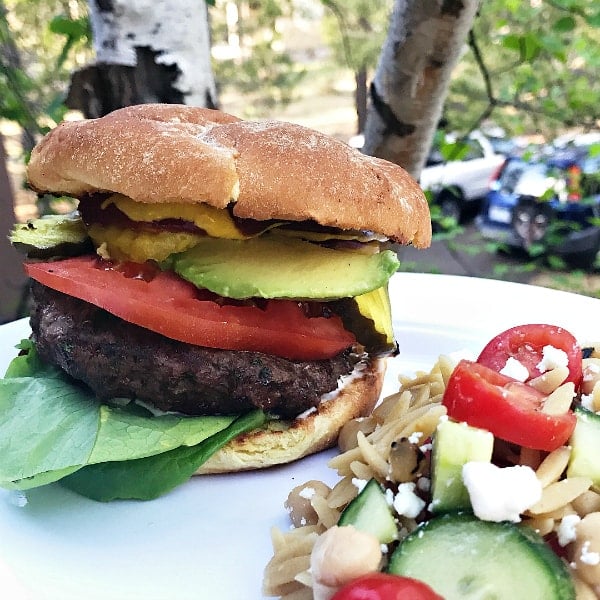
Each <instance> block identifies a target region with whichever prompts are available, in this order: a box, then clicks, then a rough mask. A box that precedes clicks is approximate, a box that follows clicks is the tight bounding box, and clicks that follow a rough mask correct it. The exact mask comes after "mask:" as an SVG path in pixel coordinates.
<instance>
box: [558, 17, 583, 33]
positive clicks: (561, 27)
mask: <svg viewBox="0 0 600 600" xmlns="http://www.w3.org/2000/svg"><path fill="white" fill-rule="evenodd" d="M576 25H577V23H576V22H575V19H574V18H573V17H572V16H571V15H568V16H566V17H561V18H560V19H558V20H557V21H555V22H554V25H553V26H552V29H554V31H557V32H559V33H567V32H569V31H573V29H575V26H576Z"/></svg>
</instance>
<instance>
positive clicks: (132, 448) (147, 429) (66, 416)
mask: <svg viewBox="0 0 600 600" xmlns="http://www.w3.org/2000/svg"><path fill="white" fill-rule="evenodd" d="M19 348H20V349H21V352H22V354H21V355H19V356H18V357H16V358H15V359H13V360H12V362H11V364H10V365H9V368H8V377H6V378H5V379H2V380H0V485H1V486H2V487H5V488H8V489H29V488H31V487H38V486H40V485H45V484H48V483H52V482H54V481H58V480H60V479H62V478H63V477H65V476H69V475H72V474H73V473H74V472H77V471H78V470H79V469H81V468H82V467H86V466H87V465H91V464H104V465H108V466H102V467H98V470H99V471H100V472H103V471H104V470H105V469H106V470H107V471H108V472H111V473H112V472H118V473H123V475H122V477H123V478H127V477H128V475H127V470H128V468H129V467H128V465H133V466H134V467H137V466H138V465H140V464H143V463H139V462H138V461H140V460H144V459H145V458H147V457H156V456H158V455H160V457H161V458H156V464H157V465H158V470H157V474H156V476H154V478H155V479H157V480H156V481H154V480H153V483H152V485H151V488H152V489H153V490H158V489H170V486H172V485H173V482H177V481H181V478H182V477H184V473H185V472H187V471H186V470H185V469H186V468H191V466H190V465H191V463H190V460H193V461H195V463H194V464H200V462H198V461H200V460H202V462H203V461H204V460H206V459H207V458H208V457H209V456H210V455H211V453H212V452H214V451H215V450H216V449H218V448H220V447H221V446H222V445H223V444H224V443H226V442H227V441H228V440H229V439H231V436H232V435H235V432H239V431H241V429H240V428H244V427H250V425H252V424H256V423H258V424H259V425H260V424H262V422H263V421H264V419H265V416H264V414H263V413H262V411H258V413H260V414H258V413H252V417H250V416H248V417H244V418H242V419H237V420H236V417H235V416H220V417H216V416H215V417H211V416H209V417H182V416H178V415H161V416H154V415H152V414H151V413H150V412H149V411H148V410H146V409H145V408H143V407H141V406H139V405H137V404H135V403H129V404H128V405H127V406H124V407H123V406H107V405H101V404H100V403H99V402H98V401H97V400H96V399H95V398H94V397H93V395H92V394H91V393H89V392H87V391H86V390H85V389H84V388H82V387H81V386H78V385H74V384H73V383H72V382H71V380H70V379H68V378H67V377H66V376H65V374H64V373H63V372H62V371H60V370H59V369H56V368H54V367H50V366H47V365H45V364H44V363H43V362H42V361H40V359H39V357H38V355H37V352H36V351H35V348H34V346H33V343H32V342H31V341H30V340H23V341H22V342H21V343H20V344H19ZM192 448H193V451H192V452H191V453H188V452H186V449H188V450H189V449H192ZM178 449H179V450H181V452H176V451H175V450H178ZM182 457H184V458H183V459H182ZM190 457H191V458H190ZM172 461H175V462H174V463H173V464H172V465H171V462H172ZM181 461H183V463H182V462H181ZM180 463H181V464H180ZM182 465H183V466H182ZM186 465H187V466H186ZM192 466H193V465H192ZM196 468H197V467H196ZM171 471H173V474H171ZM161 473H168V475H167V476H166V478H165V481H164V482H163V483H160V481H158V479H160V477H161V475H160V474H161ZM177 473H178V474H179V475H177V476H175V474H177ZM78 480H79V479H78ZM139 494H141V495H148V494H150V495H151V493H149V492H148V493H147V492H145V491H142V492H139ZM139 494H138V495H139ZM133 497H138V496H133Z"/></svg>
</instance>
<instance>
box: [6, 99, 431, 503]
mask: <svg viewBox="0 0 600 600" xmlns="http://www.w3.org/2000/svg"><path fill="white" fill-rule="evenodd" d="M27 176H28V182H29V185H30V186H31V188H33V189H34V190H35V191H37V192H38V193H40V194H51V195H55V196H69V197H70V198H75V199H77V210H76V212H74V213H72V214H69V215H59V216H53V217H46V218H41V219H38V220H35V221H32V222H29V223H27V224H22V225H18V226H16V227H15V228H14V230H13V232H12V237H11V239H12V241H13V243H14V244H15V245H16V246H17V247H19V248H21V249H24V250H25V251H26V252H27V258H26V260H25V270H26V272H27V273H28V275H29V277H30V278H31V305H32V306H31V316H30V325H31V337H30V338H29V339H28V340H23V341H22V342H21V344H20V350H21V352H20V354H19V356H18V357H16V358H15V359H14V360H13V362H12V363H11V365H10V367H9V370H8V372H7V375H6V377H5V378H4V379H3V380H2V382H1V386H0V399H2V398H4V408H3V409H2V410H1V411H0V412H1V413H3V414H0V419H1V420H2V423H3V427H4V431H9V432H11V433H10V434H9V435H8V437H7V438H6V439H5V441H4V443H3V444H2V446H3V447H2V448H0V478H1V481H0V484H1V485H3V486H4V487H12V488H17V489H27V488H30V487H34V486H39V485H45V484H47V483H50V482H53V481H60V482H62V483H63V485H65V486H67V487H69V488H71V489H73V490H75V491H77V492H79V493H81V494H84V495H86V496H89V497H91V498H95V499H98V500H109V499H113V498H142V499H146V498H153V497H156V496H158V495H160V494H162V493H164V492H166V491H168V490H170V489H171V488H172V487H174V486H175V485H178V484H179V483H182V482H183V481H186V480H187V479H188V478H189V477H190V476H192V475H194V474H206V473H223V472H233V471H240V470H249V469H262V468H266V467H270V466H273V465H277V464H283V463H288V462H291V461H294V460H297V459H299V458H301V457H303V456H306V455H308V454H311V453H315V452H317V451H320V450H322V449H324V448H327V447H330V446H332V445H333V444H335V442H336V439H337V436H338V433H339V431H340V428H341V427H342V426H343V425H344V424H345V423H346V422H347V421H349V420H350V419H353V418H356V417H359V416H362V415H366V414H368V413H369V412H370V411H371V410H372V409H373V406H374V404H375V403H376V401H377V399H378V397H379V394H380V391H381V385H382V379H383V374H384V370H385V361H386V358H387V357H389V356H390V355H393V354H395V353H396V352H397V345H396V342H395V340H394V334H393V331H392V324H391V309H390V302H389V297H388V293H387V282H388V280H389V278H390V277H391V275H392V274H393V273H394V272H395V271H396V270H397V269H398V266H399V263H398V259H397V252H396V246H395V245H396V244H413V245H414V246H416V247H426V246H427V245H429V243H430V239H431V222H430V218H429V210H428V206H427V202H426V199H425V197H424V195H423V193H422V191H421V190H420V188H419V187H418V185H417V184H416V183H415V182H414V181H413V180H412V179H411V178H410V176H409V175H408V174H407V173H406V172H405V171H404V170H403V169H402V168H400V167H399V166H397V165H394V164H391V163H389V162H385V161H383V160H380V159H377V158H373V157H369V156H365V155H362V154H360V153H359V152H357V151H356V150H353V149H351V148H350V147H349V146H347V145H346V144H344V143H342V142H340V141H337V140H335V139H332V138H330V137H327V136H325V135H323V134H321V133H318V132H316V131H313V130H310V129H308V128H305V127H302V126H299V125H295V124H291V123H285V122H278V121H273V120H269V121H261V122H258V121H256V122H255V121H248V120H241V119H238V118H237V117H234V116H232V115H229V114H226V113H224V112H220V111H215V110H209V109H203V108H194V107H189V106H180V105H158V104H146V105H140V106H131V107H127V108H123V109H120V110H117V111H115V112H112V113H110V114H109V115H107V116H104V117H102V118H99V119H90V120H82V121H74V122H64V123H62V124H60V125H59V126H58V127H56V128H55V129H53V130H52V131H51V132H50V133H49V134H48V135H47V136H46V137H45V138H44V139H43V140H42V141H41V142H40V143H39V144H38V145H37V147H36V148H35V149H34V150H33V152H32V155H31V159H30V162H29V165H28V170H27ZM11 420H12V421H13V422H18V423H17V425H16V426H14V427H12V426H10V425H7V423H8V422H10V421H11Z"/></svg>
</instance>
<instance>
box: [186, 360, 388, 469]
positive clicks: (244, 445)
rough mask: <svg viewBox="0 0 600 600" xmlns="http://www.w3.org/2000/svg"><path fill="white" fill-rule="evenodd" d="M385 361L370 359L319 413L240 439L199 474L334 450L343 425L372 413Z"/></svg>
mask: <svg viewBox="0 0 600 600" xmlns="http://www.w3.org/2000/svg"><path fill="white" fill-rule="evenodd" d="M385 366H386V360H385V359H384V358H381V359H375V360H373V361H371V362H370V363H369V364H368V365H367V366H366V367H365V368H364V369H363V370H362V371H361V372H360V373H359V374H358V375H355V376H353V377H352V378H351V379H350V380H349V381H348V382H346V383H345V385H343V387H342V388H341V389H340V391H339V392H338V393H336V395H335V396H334V397H333V398H331V399H327V400H324V401H322V402H321V404H319V406H318V407H317V410H316V411H313V412H311V413H309V414H308V415H306V416H304V417H300V418H297V419H295V420H294V421H271V422H270V423H269V425H268V426H267V427H266V428H265V429H257V430H254V431H251V432H249V433H246V434H243V435H240V436H238V437H237V438H236V439H235V440H232V441H231V442H229V443H228V444H227V445H226V446H224V447H223V448H221V450H219V451H218V452H217V453H215V454H214V455H213V456H211V457H210V458H209V459H208V460H207V461H206V462H205V463H204V464H203V465H202V466H201V467H200V468H199V469H198V470H197V471H196V473H195V475H206V474H210V473H231V472H236V471H249V470H251V469H264V468H266V467H272V466H275V465H281V464H285V463H290V462H293V461H295V460H298V459H299V458H302V457H303V456H308V455H309V454H314V453H315V452H320V451H321V450H325V449H326V448H331V446H333V445H334V444H335V443H336V441H337V438H338V435H339V432H340V429H341V428H342V426H343V425H344V424H345V423H347V422H348V421H350V420H351V419H355V418H357V417H364V416H367V415H368V414H370V413H371V411H372V410H373V408H374V406H375V404H376V403H377V400H378V399H379V395H380V394H381V388H382V386H383V376H384V374H385Z"/></svg>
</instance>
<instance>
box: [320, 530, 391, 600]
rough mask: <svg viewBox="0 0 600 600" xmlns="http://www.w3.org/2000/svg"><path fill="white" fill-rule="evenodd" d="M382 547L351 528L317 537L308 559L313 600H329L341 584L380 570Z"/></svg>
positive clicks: (367, 535) (367, 534)
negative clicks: (311, 578) (311, 577)
mask: <svg viewBox="0 0 600 600" xmlns="http://www.w3.org/2000/svg"><path fill="white" fill-rule="evenodd" d="M381 557H382V554H381V544H380V543H379V540H378V539H377V538H376V537H375V536H374V535H372V534H370V533H366V532H364V531H359V530H358V529H356V528H355V527H353V526H352V525H345V526H342V527H338V526H337V525H334V526H333V527H331V528H330V529H328V530H327V531H325V532H324V533H323V534H322V535H320V536H319V537H318V538H317V541H316V542H315V545H314V547H313V550H312V553H311V556H310V570H311V573H312V576H313V594H314V600H329V598H331V597H332V596H333V594H335V592H336V591H337V589H338V588H340V587H341V586H342V585H344V584H346V583H348V582H349V581H352V580H353V579H356V578H357V577H360V576H361V575H366V574H367V573H373V572H374V571H377V570H379V565H380V563H381Z"/></svg>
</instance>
